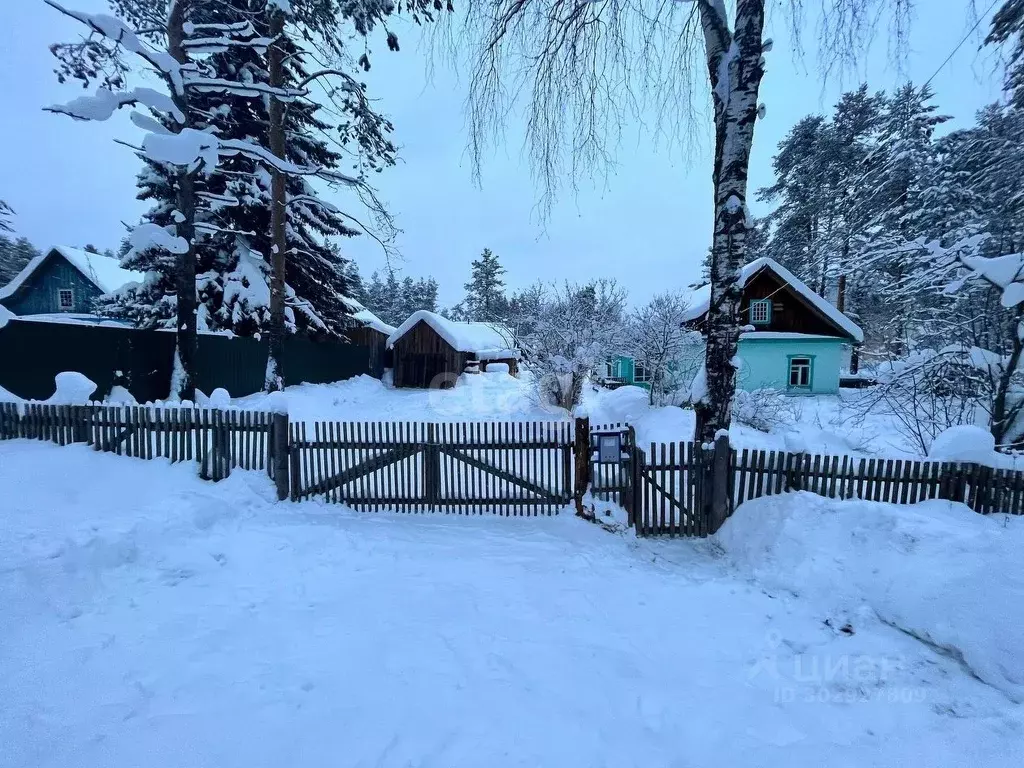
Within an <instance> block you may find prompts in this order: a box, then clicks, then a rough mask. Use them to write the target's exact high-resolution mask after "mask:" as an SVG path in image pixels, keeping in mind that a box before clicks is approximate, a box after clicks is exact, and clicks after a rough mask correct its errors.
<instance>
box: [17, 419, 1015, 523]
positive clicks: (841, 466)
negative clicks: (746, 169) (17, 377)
mask: <svg viewBox="0 0 1024 768" xmlns="http://www.w3.org/2000/svg"><path fill="white" fill-rule="evenodd" d="M594 429H595V430H598V429H600V430H602V431H606V430H620V431H621V432H622V434H623V443H622V445H623V451H622V454H621V460H620V461H619V462H612V463H609V464H599V463H596V462H595V461H594V454H593V448H592V446H591V444H590V432H591V428H590V425H589V422H588V421H587V420H586V419H578V420H577V421H576V423H575V424H571V423H568V422H564V421H562V422H529V423H526V422H513V423H494V422H468V423H418V422H416V423H414V422H400V423H399V422H376V423H351V422H317V423H315V424H314V425H313V426H312V429H308V428H307V425H306V424H304V423H299V424H291V425H290V426H289V424H288V419H287V416H285V415H283V414H271V413H265V412H261V411H241V410H219V409H209V408H178V407H153V406H117V405H113V406H112V405H97V404H93V405H47V404H37V403H28V404H20V405H19V404H14V403H0V439H12V438H30V439H39V440H49V441H52V442H55V443H58V444H60V445H67V444H71V443H85V444H88V445H90V446H92V447H93V448H94V449H95V450H97V451H107V452H112V453H117V454H121V455H125V456H132V457H138V458H143V459H153V458H166V459H169V460H170V461H172V462H177V461H195V462H196V463H197V464H198V465H199V473H200V475H201V476H202V477H204V478H207V479H211V480H221V479H223V478H225V477H227V476H228V475H229V474H230V472H231V470H232V469H234V468H242V469H250V470H251V469H256V470H265V471H266V472H267V473H268V475H270V476H271V477H272V478H273V479H274V481H275V483H276V485H277V490H278V497H279V498H282V499H284V498H291V499H292V500H295V501H299V500H303V499H309V498H313V497H317V498H322V499H324V500H327V501H335V502H341V503H345V504H348V505H351V506H353V507H355V508H357V509H364V510H380V509H397V510H401V511H414V512H434V511H444V512H456V513H466V514H479V513H490V514H498V515H510V516H520V515H537V514H546V515H551V514H557V513H558V511H559V510H560V509H561V508H563V507H565V505H566V504H568V503H570V502H572V501H573V500H574V499H582V498H583V494H584V493H585V492H586V491H587V490H588V489H589V490H590V491H592V492H593V493H594V494H595V495H596V496H598V497H603V498H606V499H613V500H615V501H618V502H619V503H621V505H622V506H623V507H624V508H625V509H626V512H627V514H628V520H629V523H630V525H632V526H633V527H635V529H636V532H637V534H638V535H641V536H707V535H709V534H711V533H714V532H715V530H716V529H717V527H718V526H720V525H721V523H722V521H724V516H722V513H721V512H714V509H722V508H723V507H725V508H726V511H725V515H728V514H731V512H732V511H733V510H734V509H735V508H736V507H737V506H739V505H740V504H742V503H743V502H745V501H750V500H752V499H756V498H760V497H762V496H770V495H773V494H779V493H786V492H789V491H809V492H811V493H815V494H818V495H821V496H826V497H829V498H837V499H867V500H873V501H883V502H889V503H892V504H914V503H917V502H919V501H924V500H927V499H947V500H952V501H958V502H962V503H964V504H966V505H967V506H968V507H970V508H971V509H972V510H974V511H976V512H979V513H981V514H989V513H994V512H1003V513H1009V514H1013V515H1021V514H1024V473H1022V472H1017V471H1011V470H1004V469H995V468H992V467H988V466H982V465H979V464H973V463H956V462H928V461H912V460H901V459H860V458H853V457H850V456H830V455H808V454H805V453H788V452H784V451H760V450H748V449H744V450H742V451H739V452H737V451H736V450H729V449H728V445H727V444H724V446H725V450H722V446H721V445H719V446H717V447H716V446H701V445H700V444H697V443H692V442H686V443H668V444H651V445H650V447H649V450H647V451H645V450H642V449H641V448H639V447H638V446H637V445H636V444H635V435H634V432H633V430H632V429H631V428H630V427H629V426H628V425H624V424H617V425H602V427H600V428H597V427H595V428H594ZM310 432H311V433H312V434H310ZM717 501H722V502H724V503H722V504H718V503H717ZM713 512H714V514H713ZM715 515H717V517H716V516H715Z"/></svg>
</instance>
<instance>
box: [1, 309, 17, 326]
mask: <svg viewBox="0 0 1024 768" xmlns="http://www.w3.org/2000/svg"><path fill="white" fill-rule="evenodd" d="M15 317H17V315H15V314H14V313H13V312H11V310H9V309H8V308H7V307H5V306H4V305H3V304H0V328H3V327H4V326H5V325H7V323H8V322H10V321H11V320H13V319H15Z"/></svg>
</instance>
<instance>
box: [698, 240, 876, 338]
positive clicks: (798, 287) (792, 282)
mask: <svg viewBox="0 0 1024 768" xmlns="http://www.w3.org/2000/svg"><path fill="white" fill-rule="evenodd" d="M765 269H767V270H769V271H771V272H774V273H775V275H776V277H778V278H779V279H780V280H781V281H782V282H783V283H785V284H786V285H787V286H788V287H789V288H790V289H791V290H792V291H793V292H794V293H795V294H797V295H798V296H799V297H800V298H801V299H803V300H804V301H805V302H806V303H807V304H809V305H810V306H811V308H812V309H814V310H816V311H817V312H818V313H819V314H820V315H822V316H823V317H824V318H825V319H826V320H828V321H829V322H831V323H832V325H834V326H836V328H837V329H838V330H840V331H842V332H843V333H844V334H845V335H847V336H849V337H850V338H852V339H853V340H854V341H856V342H858V343H860V342H862V341H864V331H862V330H861V328H860V326H859V325H857V324H856V323H855V322H853V320H851V319H850V318H848V317H847V316H846V315H844V314H843V313H842V312H840V311H839V310H838V309H837V308H836V306H835V305H833V304H832V303H831V302H830V301H828V300H827V299H823V298H822V297H821V296H819V295H818V294H816V293H815V292H814V291H812V290H811V289H810V288H809V287H808V286H807V284H806V283H805V282H804V281H803V280H801V279H800V278H798V277H797V276H796V275H794V274H793V273H792V272H790V271H789V270H788V269H786V268H785V267H784V266H782V265H781V264H779V262H777V261H775V260H774V259H769V258H768V257H767V256H762V257H761V258H759V259H754V260H753V261H752V262H750V263H749V264H746V265H745V266H743V267H742V268H741V269H740V281H739V283H740V288H741V289H742V288H744V287H745V286H746V284H747V282H748V281H749V280H750V279H751V278H753V277H754V275H756V274H758V273H759V272H761V271H763V270H765ZM710 304H711V286H710V285H702V286H701V287H700V288H697V289H696V290H694V291H693V292H692V293H691V294H690V296H689V306H688V307H687V309H686V313H685V315H684V317H685V322H688V323H689V322H692V321H694V320H697V319H699V318H701V317H703V316H704V315H705V314H707V311H708V307H709V306H710Z"/></svg>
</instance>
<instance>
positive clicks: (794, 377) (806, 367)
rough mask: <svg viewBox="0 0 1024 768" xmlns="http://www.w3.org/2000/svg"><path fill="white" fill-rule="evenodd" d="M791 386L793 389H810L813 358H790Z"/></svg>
mask: <svg viewBox="0 0 1024 768" xmlns="http://www.w3.org/2000/svg"><path fill="white" fill-rule="evenodd" d="M789 386H790V387H791V388H793V389H810V387H811V358H810V357H791V358H789Z"/></svg>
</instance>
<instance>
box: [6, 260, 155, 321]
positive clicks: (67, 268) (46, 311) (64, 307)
mask: <svg viewBox="0 0 1024 768" xmlns="http://www.w3.org/2000/svg"><path fill="white" fill-rule="evenodd" d="M144 278H145V274H144V273H142V272H132V271H130V270H127V269H122V268H121V264H120V262H119V261H118V260H117V259H115V258H111V257H110V256H101V255H99V254H97V253H89V252H88V251H82V250H78V249H77V248H67V247H65V246H56V247H54V248H51V249H50V250H49V251H47V252H46V253H44V254H42V255H40V256H36V257H35V258H34V259H32V260H31V261H30V262H29V263H28V264H26V265H25V268H24V269H23V270H21V272H19V273H18V275H17V276H16V277H15V278H14V279H13V280H11V282H9V283H8V284H7V285H5V286H4V287H2V288H0V304H2V305H3V306H4V307H6V308H7V309H8V310H9V311H11V312H12V313H14V314H15V315H19V316H26V315H54V314H59V315H66V316H72V317H74V316H77V317H86V318H90V317H94V316H95V309H94V304H95V301H96V299H98V298H99V297H100V296H102V295H103V294H106V293H112V292H114V291H116V290H118V289H119V288H122V287H124V286H125V285H127V284H129V283H138V282H142V280H143V279H144Z"/></svg>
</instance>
